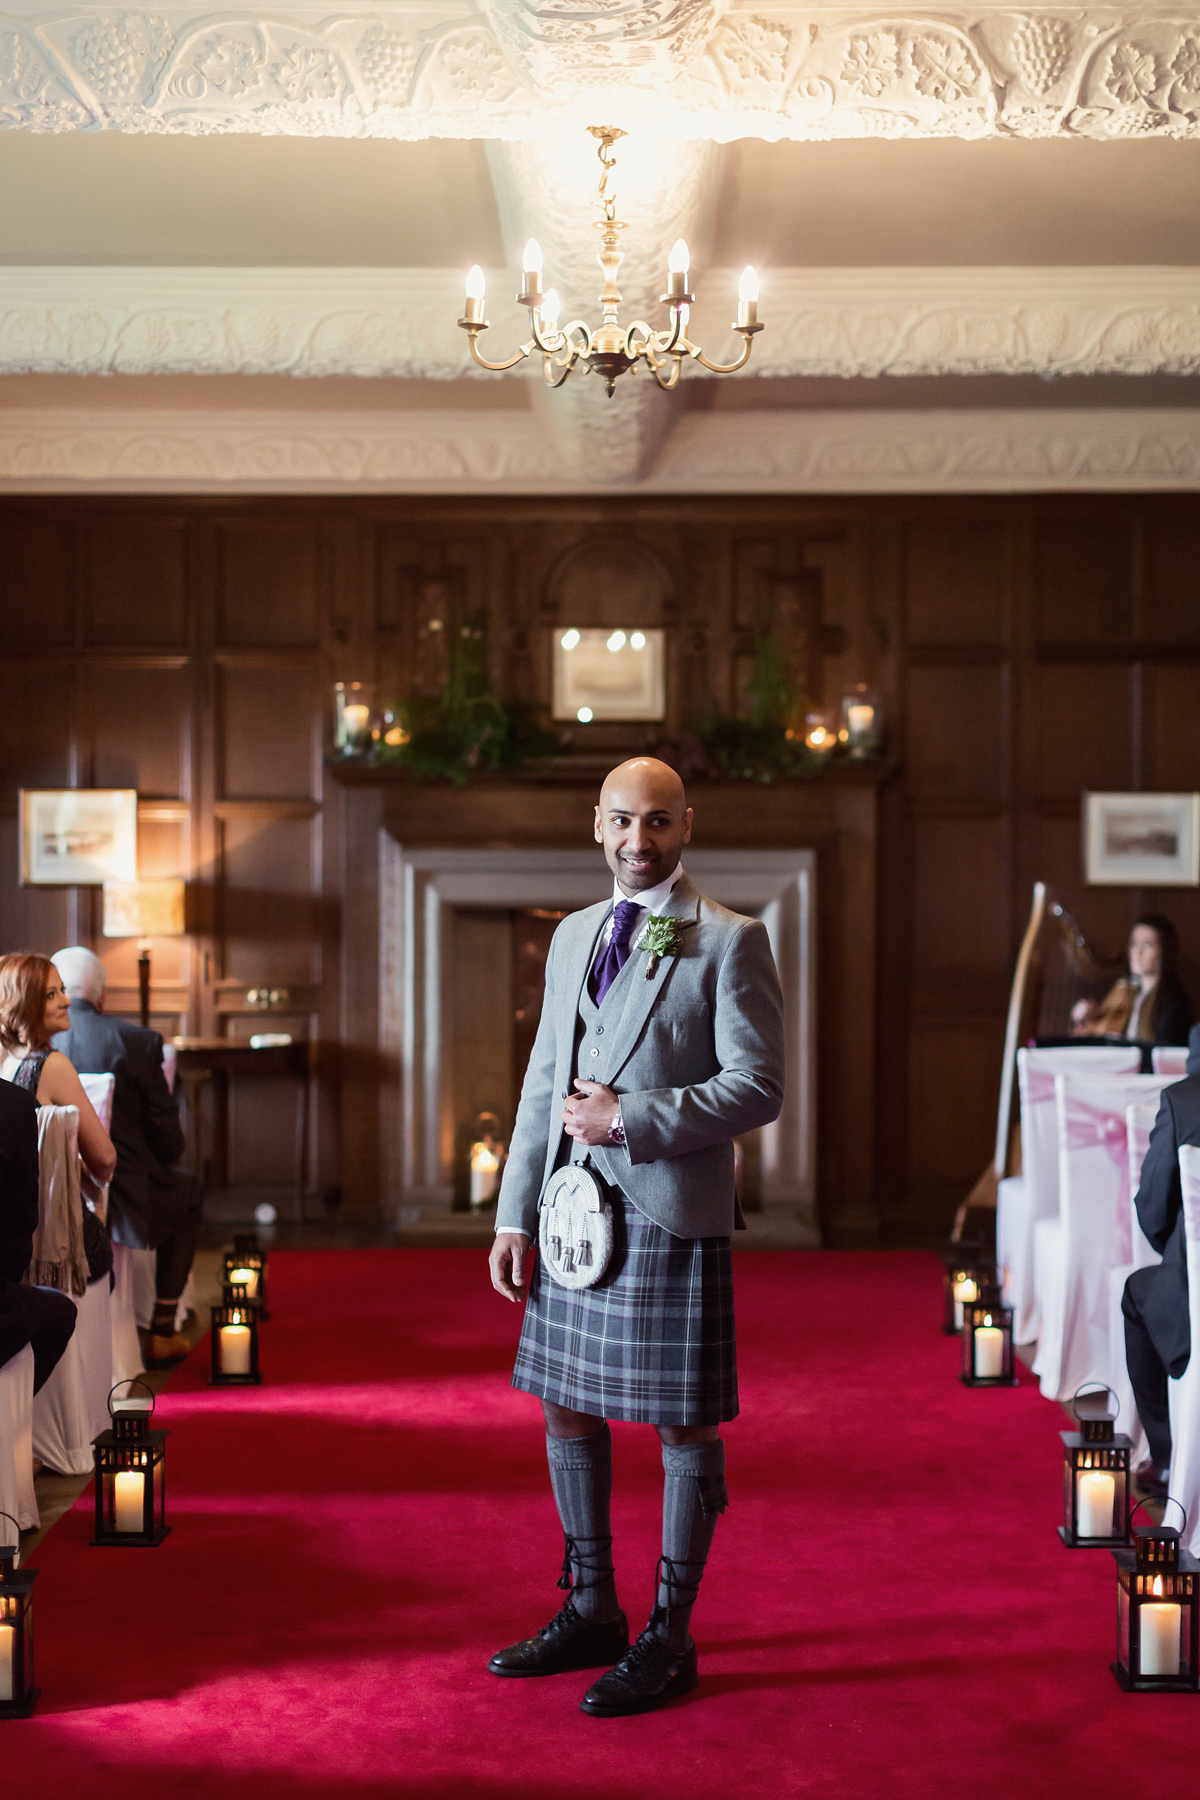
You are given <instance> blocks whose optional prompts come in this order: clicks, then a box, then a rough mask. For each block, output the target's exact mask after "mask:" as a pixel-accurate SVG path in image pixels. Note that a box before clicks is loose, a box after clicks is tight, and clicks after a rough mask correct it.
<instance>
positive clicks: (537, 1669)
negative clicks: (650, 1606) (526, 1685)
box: [488, 1536, 629, 1676]
mask: <svg viewBox="0 0 1200 1800" xmlns="http://www.w3.org/2000/svg"><path fill="white" fill-rule="evenodd" d="M590 1541H591V1540H589V1542H590ZM611 1552H612V1539H611V1538H600V1539H596V1540H595V1547H594V1549H592V1550H591V1551H589V1552H587V1553H581V1551H580V1546H579V1545H578V1544H577V1543H576V1541H575V1539H574V1538H573V1537H570V1536H567V1537H565V1538H564V1540H563V1566H562V1574H561V1576H560V1577H559V1582H558V1585H559V1587H560V1588H565V1589H566V1592H567V1598H566V1600H565V1601H564V1602H563V1604H562V1607H561V1608H560V1610H559V1611H558V1612H556V1613H555V1615H554V1617H553V1618H552V1619H551V1621H550V1623H549V1624H548V1625H543V1626H542V1629H541V1630H540V1631H539V1632H538V1634H537V1636H536V1637H532V1638H522V1640H521V1642H520V1643H519V1644H510V1645H509V1646H508V1649H507V1650H497V1652H496V1654H495V1656H493V1658H492V1660H491V1662H490V1663H489V1664H488V1668H489V1669H490V1670H491V1672H492V1674H493V1675H508V1676H522V1675H565V1674H567V1673H568V1672H569V1671H570V1670H571V1669H602V1668H603V1667H604V1665H605V1663H613V1662H616V1661H617V1660H618V1658H620V1657H622V1656H624V1654H625V1652H626V1651H627V1650H628V1648H629V1623H628V1620H627V1619H626V1617H625V1614H624V1613H623V1612H618V1613H617V1615H616V1617H615V1618H613V1619H604V1620H600V1619H585V1618H584V1617H583V1616H582V1614H581V1613H579V1612H577V1611H576V1608H575V1595H576V1594H577V1593H583V1592H585V1591H586V1590H587V1589H588V1588H594V1587H599V1586H601V1584H602V1583H604V1582H607V1581H611V1580H612V1574H613V1568H612V1563H611V1561H610V1560H609V1557H610V1555H611ZM573 1565H578V1567H579V1568H580V1569H581V1570H582V1571H583V1573H584V1575H585V1576H586V1577H588V1579H585V1580H582V1581H580V1580H578V1579H577V1578H576V1576H575V1573H574V1568H573Z"/></svg>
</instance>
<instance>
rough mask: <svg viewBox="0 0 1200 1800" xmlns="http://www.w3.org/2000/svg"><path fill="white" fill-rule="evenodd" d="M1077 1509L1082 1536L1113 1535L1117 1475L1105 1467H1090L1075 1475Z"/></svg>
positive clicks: (1103, 1536) (1102, 1536) (1101, 1536)
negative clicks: (1106, 1471)
mask: <svg viewBox="0 0 1200 1800" xmlns="http://www.w3.org/2000/svg"><path fill="white" fill-rule="evenodd" d="M1075 1480H1076V1483H1077V1486H1076V1490H1075V1493H1076V1511H1077V1517H1078V1520H1079V1535H1080V1537H1100V1538H1106V1537H1111V1536H1112V1534H1113V1502H1114V1501H1115V1499H1116V1494H1117V1483H1116V1478H1115V1476H1112V1475H1106V1474H1105V1473H1104V1471H1103V1469H1089V1470H1088V1471H1087V1472H1086V1474H1083V1475H1077V1476H1076V1477H1075Z"/></svg>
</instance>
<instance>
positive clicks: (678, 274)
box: [667, 238, 691, 300]
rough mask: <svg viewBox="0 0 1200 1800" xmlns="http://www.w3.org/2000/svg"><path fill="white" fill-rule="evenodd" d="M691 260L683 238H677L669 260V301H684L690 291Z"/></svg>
mask: <svg viewBox="0 0 1200 1800" xmlns="http://www.w3.org/2000/svg"><path fill="white" fill-rule="evenodd" d="M690 264H691V258H690V256H689V255H688V247H687V244H686V243H685V242H684V240H683V239H682V238H676V239H675V243H674V245H673V246H672V249H671V254H670V256H669V257H668V258H667V299H668V300H684V299H686V298H687V291H688V284H687V278H688V268H689V266H690Z"/></svg>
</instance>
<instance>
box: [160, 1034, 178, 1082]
mask: <svg viewBox="0 0 1200 1800" xmlns="http://www.w3.org/2000/svg"><path fill="white" fill-rule="evenodd" d="M178 1065H179V1052H178V1051H177V1050H176V1048H175V1046H174V1044H164V1045H163V1074H164V1076H165V1077H166V1082H167V1086H168V1087H169V1088H170V1090H171V1092H172V1093H174V1092H175V1074H176V1070H177V1068H178Z"/></svg>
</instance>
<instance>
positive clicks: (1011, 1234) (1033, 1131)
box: [996, 1044, 1142, 1344]
mask: <svg viewBox="0 0 1200 1800" xmlns="http://www.w3.org/2000/svg"><path fill="white" fill-rule="evenodd" d="M1141 1059H1142V1053H1141V1051H1140V1050H1139V1049H1138V1047H1137V1045H1136V1044H1131V1045H1130V1046H1129V1047H1128V1048H1126V1047H1125V1046H1124V1045H1122V1044H1111V1045H1110V1044H1103V1045H1101V1044H1097V1045H1094V1046H1093V1045H1087V1044H1081V1045H1079V1047H1078V1048H1075V1047H1073V1046H1070V1045H1067V1046H1064V1047H1063V1048H1062V1049H1059V1050H1018V1051H1017V1084H1018V1087H1019V1089H1020V1095H1021V1169H1022V1179H1023V1182H1024V1191H1023V1192H1022V1193H1018V1192H1017V1191H1016V1190H1013V1189H1009V1190H1008V1193H1007V1194H1005V1191H1004V1190H1006V1189H1008V1183H1007V1182H1001V1184H1000V1187H1001V1193H1000V1195H999V1196H998V1197H997V1203H996V1250H997V1257H998V1259H999V1261H1000V1262H1001V1263H1002V1264H1003V1266H1004V1268H1005V1271H1006V1274H1005V1287H1004V1297H1005V1303H1006V1304H1007V1305H1008V1306H1011V1307H1012V1309H1013V1339H1014V1341H1015V1342H1016V1343H1018V1344H1030V1343H1032V1342H1033V1341H1034V1339H1035V1338H1036V1337H1038V1335H1039V1326H1040V1321H1039V1318H1038V1306H1037V1288H1036V1284H1035V1282H1034V1271H1033V1245H1034V1233H1035V1231H1036V1228H1037V1224H1038V1221H1039V1219H1056V1218H1057V1217H1058V1125H1057V1118H1056V1113H1055V1105H1054V1078H1055V1076H1056V1075H1069V1074H1071V1073H1072V1072H1073V1071H1079V1072H1081V1073H1083V1074H1088V1073H1091V1074H1094V1075H1135V1074H1136V1073H1137V1071H1138V1069H1139V1068H1140V1067H1141ZM1006 1215H1007V1216H1006ZM1002 1236H1003V1241H1004V1249H1003V1250H1001V1248H1000V1242H1001V1237H1002Z"/></svg>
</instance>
